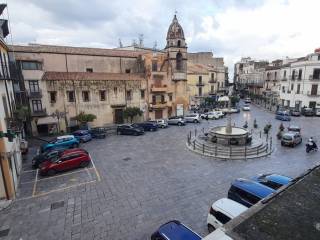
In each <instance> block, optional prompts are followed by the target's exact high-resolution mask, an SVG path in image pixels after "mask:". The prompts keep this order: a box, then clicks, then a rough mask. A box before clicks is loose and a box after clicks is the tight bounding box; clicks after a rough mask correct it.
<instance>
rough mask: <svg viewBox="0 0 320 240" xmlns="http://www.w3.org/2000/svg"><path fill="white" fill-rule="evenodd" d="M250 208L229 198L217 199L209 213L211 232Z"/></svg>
mask: <svg viewBox="0 0 320 240" xmlns="http://www.w3.org/2000/svg"><path fill="white" fill-rule="evenodd" d="M247 209H248V208H247V207H245V206H243V205H242V204H240V203H237V202H235V201H233V200H231V199H228V198H221V199H219V200H218V201H215V202H214V203H213V204H212V206H211V208H210V211H209V213H208V217H207V226H208V230H209V232H213V231H214V230H215V229H217V228H219V227H221V226H222V225H223V224H226V223H227V222H229V221H230V220H231V219H233V218H235V217H237V216H239V215H240V214H241V213H243V212H245V211H246V210H247Z"/></svg>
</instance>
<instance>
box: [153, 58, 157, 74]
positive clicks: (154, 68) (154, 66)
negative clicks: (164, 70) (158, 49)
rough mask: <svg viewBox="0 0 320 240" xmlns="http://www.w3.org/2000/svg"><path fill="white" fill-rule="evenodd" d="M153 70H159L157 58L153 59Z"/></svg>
mask: <svg viewBox="0 0 320 240" xmlns="http://www.w3.org/2000/svg"><path fill="white" fill-rule="evenodd" d="M152 71H153V72H156V71H158V63H157V60H152Z"/></svg>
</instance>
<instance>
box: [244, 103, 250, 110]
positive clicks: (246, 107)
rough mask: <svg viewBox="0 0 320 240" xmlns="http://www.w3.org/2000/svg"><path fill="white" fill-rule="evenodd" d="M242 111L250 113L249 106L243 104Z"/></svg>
mask: <svg viewBox="0 0 320 240" xmlns="http://www.w3.org/2000/svg"><path fill="white" fill-rule="evenodd" d="M242 110H243V111H250V105H249V104H244V105H243V107H242Z"/></svg>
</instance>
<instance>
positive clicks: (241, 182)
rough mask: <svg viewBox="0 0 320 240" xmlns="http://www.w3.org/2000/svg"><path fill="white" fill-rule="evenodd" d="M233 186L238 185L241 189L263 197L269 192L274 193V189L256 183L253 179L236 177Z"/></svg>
mask: <svg viewBox="0 0 320 240" xmlns="http://www.w3.org/2000/svg"><path fill="white" fill-rule="evenodd" d="M232 185H233V186H235V187H238V188H240V189H242V190H245V191H247V192H249V193H251V194H253V195H255V196H257V197H260V198H264V197H267V196H268V195H270V194H271V193H274V192H275V190H274V189H272V188H269V187H267V186H264V185H262V184H260V183H257V182H255V181H253V180H248V179H243V178H238V179H236V180H234V181H233V183H232Z"/></svg>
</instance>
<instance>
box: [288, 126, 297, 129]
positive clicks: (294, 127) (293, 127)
mask: <svg viewBox="0 0 320 240" xmlns="http://www.w3.org/2000/svg"><path fill="white" fill-rule="evenodd" d="M288 128H292V129H300V127H299V126H296V125H290V126H289V127H288Z"/></svg>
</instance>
